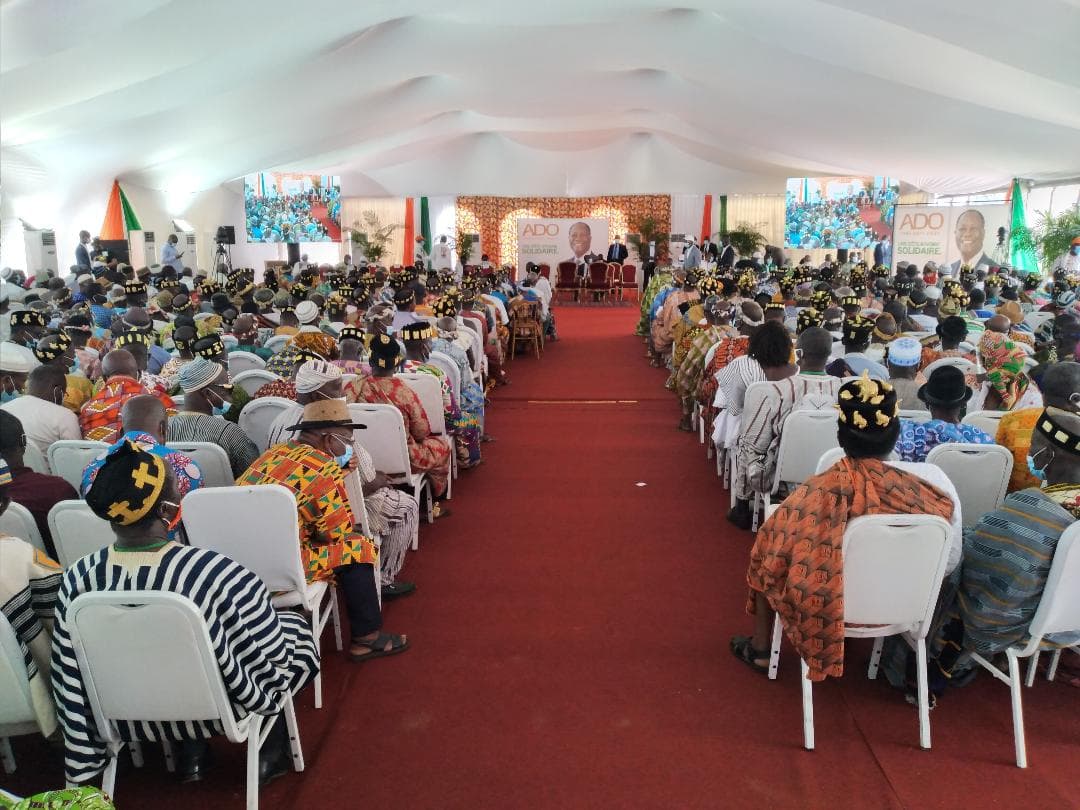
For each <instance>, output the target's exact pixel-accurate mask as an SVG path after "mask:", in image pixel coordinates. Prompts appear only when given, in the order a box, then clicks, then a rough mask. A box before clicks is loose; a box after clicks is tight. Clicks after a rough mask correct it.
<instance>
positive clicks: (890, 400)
mask: <svg viewBox="0 0 1080 810" xmlns="http://www.w3.org/2000/svg"><path fill="white" fill-rule="evenodd" d="M837 408H839V410H840V413H839V415H838V416H837V418H838V419H839V420H840V421H841V422H842V423H843V424H845V425H847V426H848V427H849V428H851V429H852V430H857V431H859V432H867V433H880V432H881V431H883V430H887V429H888V428H889V426H890V425H892V423H893V422H894V421H895V420H896V418H897V415H898V414H899V413H900V406H899V404H898V403H897V401H896V391H895V390H893V387H892V386H891V385H889V384H888V383H887V382H882V381H881V380H874V379H871V378H870V374H869V372H866V371H864V372H863V373H862V377H860V378H859V379H857V380H852V381H851V382H849V383H846V384H845V385H843V386H841V388H840V392H839V394H838V395H837Z"/></svg>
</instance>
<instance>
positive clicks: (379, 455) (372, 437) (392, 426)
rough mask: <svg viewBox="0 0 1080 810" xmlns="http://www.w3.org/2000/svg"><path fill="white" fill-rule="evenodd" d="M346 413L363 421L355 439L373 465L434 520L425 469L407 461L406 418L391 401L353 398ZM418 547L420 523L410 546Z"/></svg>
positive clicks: (355, 420)
mask: <svg viewBox="0 0 1080 810" xmlns="http://www.w3.org/2000/svg"><path fill="white" fill-rule="evenodd" d="M349 416H351V417H352V418H353V420H354V422H355V423H356V424H360V425H364V427H362V428H358V429H357V430H356V432H355V434H354V435H355V437H356V441H358V442H360V444H361V446H363V448H364V449H365V450H367V451H368V453H369V454H370V455H371V459H372V461H373V462H374V464H375V469H377V470H380V471H381V472H382V473H384V474H385V475H386V476H387V477H388V478H389V479H390V480H391V481H392V482H393V483H395V484H404V485H405V486H406V487H407V488H408V490H409V494H411V495H412V496H413V498H414V499H415V500H416V503H417V506H418V507H419V508H420V512H421V514H423V513H424V512H426V513H427V520H428V523H433V522H434V521H435V515H434V512H433V510H432V507H433V501H434V498H433V495H432V492H431V484H430V483H429V482H428V479H427V475H425V474H424V473H414V472H413V471H412V463H411V462H410V461H409V444H408V440H407V439H406V437H405V419H404V418H403V417H402V415H401V411H399V410H398V409H397V408H395V407H394V406H393V405H380V404H369V403H366V402H354V403H352V404H351V405H349ZM419 547H420V527H419V526H417V528H416V532H415V533H414V534H413V542H412V549H413V551H416V550H417V549H418V548H419Z"/></svg>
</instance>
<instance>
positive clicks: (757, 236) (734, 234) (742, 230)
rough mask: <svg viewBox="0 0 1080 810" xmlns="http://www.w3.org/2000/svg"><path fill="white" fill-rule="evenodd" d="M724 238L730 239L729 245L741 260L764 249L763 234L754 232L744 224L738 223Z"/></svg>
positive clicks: (748, 225)
mask: <svg viewBox="0 0 1080 810" xmlns="http://www.w3.org/2000/svg"><path fill="white" fill-rule="evenodd" d="M726 236H728V237H730V238H731V244H732V245H734V246H735V249H736V250H737V251H739V255H740V256H742V257H743V258H749V257H750V256H752V255H754V251H756V250H761V249H762V248H763V247H765V234H763V233H761V232H759V231H755V230H754V228H753V226H751V225H750V224H748V223H746V222H740V223H739V224H738V225H736V226H735V227H734V228H732V229H731V230H730V231H728V232H727V234H726Z"/></svg>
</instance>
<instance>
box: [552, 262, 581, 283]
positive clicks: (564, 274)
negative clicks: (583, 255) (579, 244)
mask: <svg viewBox="0 0 1080 810" xmlns="http://www.w3.org/2000/svg"><path fill="white" fill-rule="evenodd" d="M557 272H558V276H557V279H556V281H555V286H557V287H576V286H577V265H576V264H574V263H573V262H559V266H558V268H557Z"/></svg>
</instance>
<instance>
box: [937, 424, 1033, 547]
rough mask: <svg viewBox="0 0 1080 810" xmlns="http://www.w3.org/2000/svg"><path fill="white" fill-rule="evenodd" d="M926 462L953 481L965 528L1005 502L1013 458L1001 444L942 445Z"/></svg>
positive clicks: (961, 443)
mask: <svg viewBox="0 0 1080 810" xmlns="http://www.w3.org/2000/svg"><path fill="white" fill-rule="evenodd" d="M926 461H927V463H928V464H936V465H937V466H938V467H940V468H941V469H942V470H943V471H944V473H945V475H947V476H948V477H949V480H950V481H952V482H953V486H955V487H956V494H957V495H959V496H960V507H961V509H962V510H963V511H962V514H963V517H964V525H965V526H971V525H973V524H975V523H978V522H979V518H981V517H982V516H983V515H985V514H986V513H987V512H989V511H991V510H993V509H997V508H998V507H999V506H1000V505H1001V502H1002V501H1003V500H1005V493H1006V491H1007V490H1008V488H1009V476H1010V475H1012V467H1013V457H1012V453H1010V452H1009V451H1008V450H1006V449H1005V448H1004V447H1002V446H1001V445H1000V444H968V443H967V442H949V443H947V444H939V445H938V446H937V447H935V448H933V449H932V450H931V451H930V452H929V453H927V455H926Z"/></svg>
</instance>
